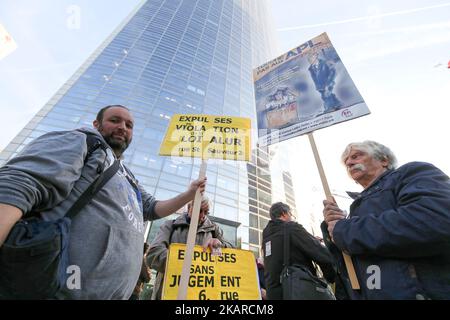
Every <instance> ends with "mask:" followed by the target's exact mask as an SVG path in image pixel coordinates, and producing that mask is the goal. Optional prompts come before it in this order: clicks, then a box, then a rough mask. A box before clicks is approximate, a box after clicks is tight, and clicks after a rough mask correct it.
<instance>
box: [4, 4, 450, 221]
mask: <svg viewBox="0 0 450 320" xmlns="http://www.w3.org/2000/svg"><path fill="white" fill-rule="evenodd" d="M139 3H140V0H127V1H119V0H95V1H92V0H91V1H87V0H70V1H68V0H59V1H54V0H33V1H32V0H2V1H0V24H2V25H3V26H4V27H5V28H6V30H8V32H9V33H10V34H11V35H12V37H13V38H14V40H15V41H16V43H17V45H18V48H17V49H16V50H15V51H14V52H13V53H11V54H10V55H9V56H7V57H6V58H3V59H2V60H0V75H1V77H0V97H1V99H0V114H1V116H2V125H1V126H0V132H1V134H0V150H1V149H3V148H4V147H5V146H6V145H7V143H8V142H9V141H10V140H11V139H12V138H14V136H15V135H16V134H17V133H18V132H19V131H20V130H21V129H22V128H23V127H24V126H25V125H26V123H28V121H29V120H30V119H31V118H32V117H33V116H34V115H35V113H36V112H37V111H38V110H39V109H40V108H42V106H44V105H45V103H47V102H48V100H49V99H50V98H51V97H52V96H53V94H55V93H56V91H57V90H58V89H59V88H60V87H61V86H62V85H63V84H64V83H65V81H67V80H68V79H69V78H70V77H71V76H72V74H73V73H74V72H75V71H76V70H77V69H78V67H79V66H80V65H81V64H82V63H83V62H84V61H85V60H86V59H87V58H88V57H89V55H90V54H91V53H92V52H93V51H94V50H95V49H96V48H97V47H98V46H99V45H100V44H101V43H102V42H103V41H104V40H105V39H106V37H107V36H109V35H110V33H111V32H112V30H114V29H115V28H116V27H117V26H118V25H119V23H120V22H122V21H123V19H124V18H125V17H126V16H127V15H128V14H129V13H130V12H131V11H132V10H133V9H134V8H135V7H136V6H137V5H138V4H139ZM105 8H108V10H106V9H105ZM271 11H272V14H273V20H274V26H275V28H276V36H277V38H278V50H279V53H280V54H282V53H284V52H286V51H288V50H289V49H292V48H294V47H297V46H298V45H300V44H302V43H304V42H306V41H308V40H309V39H311V38H313V37H315V36H317V35H319V34H321V33H322V32H327V34H328V36H329V38H330V39H331V42H332V43H333V45H334V47H335V48H336V50H337V52H338V54H339V56H340V57H341V59H342V61H343V63H344V65H345V66H346V68H347V70H348V72H349V74H350V76H351V77H352V79H353V81H354V83H355V85H356V86H357V88H358V90H359V91H360V93H361V95H362V97H363V98H364V100H365V102H366V104H367V105H368V107H369V109H370V111H371V114H370V115H368V116H365V117H362V118H359V119H355V120H352V121H348V122H345V123H342V124H337V125H335V126H332V127H329V128H325V129H322V130H318V131H316V132H315V133H314V137H315V140H316V144H317V147H318V149H319V153H320V156H321V160H322V163H323V166H324V169H325V173H326V176H327V180H328V183H329V185H330V188H331V190H332V192H333V193H335V195H336V200H337V201H338V203H339V204H340V205H341V206H342V207H346V206H348V204H349V201H348V200H347V199H345V198H343V197H342V195H343V194H344V191H345V190H351V191H358V190H361V188H360V187H359V186H358V185H357V184H355V183H354V182H353V181H352V180H351V179H350V178H349V177H348V176H347V174H346V172H345V169H344V167H343V166H342V165H341V163H340V155H341V153H342V151H343V150H344V149H345V146H346V145H347V144H348V143H349V142H354V141H363V140H375V141H378V142H381V143H383V144H385V145H387V146H388V147H390V148H391V149H392V150H393V151H394V153H395V154H396V156H397V158H398V160H399V164H404V163H407V162H409V161H427V162H431V163H433V164H434V165H436V166H437V167H439V168H440V169H442V170H443V171H444V172H446V173H447V174H449V173H450V161H449V160H448V158H449V156H450V152H449V148H448V145H449V143H448V142H447V139H449V137H450V134H449V133H450V129H449V127H450V125H449V120H450V111H449V108H450V102H449V101H448V100H449V95H450V69H448V68H447V63H448V62H449V60H450V1H448V0H447V1H446V0H408V1H406V0H397V1H391V0H373V1H365V0H341V1H333V0H315V1H300V0H276V1H273V2H272V8H271ZM273 58H275V57H273ZM281 144H284V145H286V146H287V147H288V148H289V150H292V153H291V152H290V154H289V159H290V163H291V166H292V167H293V170H292V173H293V176H294V187H295V192H296V200H297V209H298V211H299V213H300V216H299V221H300V222H303V223H304V224H307V225H308V224H314V225H315V226H317V222H320V219H321V211H322V204H321V200H322V199H323V198H324V193H323V189H322V185H321V182H320V179H319V175H318V173H317V168H316V165H315V162H314V158H313V154H312V152H311V147H310V145H309V141H308V139H307V137H306V136H301V137H297V138H294V139H291V140H289V141H286V142H282V143H281ZM281 144H280V145H281ZM446 146H447V147H446ZM278 147H279V146H274V147H273V148H274V149H278ZM311 219H312V222H310V221H311Z"/></svg>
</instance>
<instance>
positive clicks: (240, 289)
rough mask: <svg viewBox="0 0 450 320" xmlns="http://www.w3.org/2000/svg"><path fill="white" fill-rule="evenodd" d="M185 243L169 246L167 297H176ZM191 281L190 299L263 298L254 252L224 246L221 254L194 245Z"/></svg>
mask: <svg viewBox="0 0 450 320" xmlns="http://www.w3.org/2000/svg"><path fill="white" fill-rule="evenodd" d="M185 250H186V245H185V244H179V243H173V244H171V245H170V247H169V253H168V257H167V261H166V273H165V275H164V285H163V291H162V299H163V300H176V299H177V294H178V287H179V283H180V277H181V270H182V267H183V260H184V254H185ZM190 269H191V270H190V276H189V282H188V290H187V299H188V300H260V299H261V296H260V290H259V281H258V273H257V267H256V262H255V256H254V255H253V253H252V252H251V251H248V250H239V249H222V254H221V255H220V256H215V255H212V254H211V251H210V250H209V249H208V251H206V252H204V251H203V248H202V247H201V246H195V247H194V256H193V258H192V264H191V268H190Z"/></svg>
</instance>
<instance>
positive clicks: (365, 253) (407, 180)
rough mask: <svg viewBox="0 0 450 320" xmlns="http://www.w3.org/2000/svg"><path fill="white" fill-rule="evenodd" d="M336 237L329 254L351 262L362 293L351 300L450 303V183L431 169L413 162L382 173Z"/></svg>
mask: <svg viewBox="0 0 450 320" xmlns="http://www.w3.org/2000/svg"><path fill="white" fill-rule="evenodd" d="M333 237H334V241H335V245H333V244H331V243H329V242H328V243H327V245H330V250H331V251H332V252H334V253H336V252H338V250H336V249H339V250H343V251H345V252H348V253H349V254H350V255H351V256H352V258H353V263H354V266H355V271H356V274H357V277H358V280H359V283H360V286H361V290H360V291H359V292H357V291H353V292H352V298H354V299H423V298H431V299H450V182H449V178H448V176H446V175H445V174H444V173H443V172H442V171H441V170H439V169H437V168H436V167H434V166H433V165H431V164H428V163H420V162H412V163H408V164H405V165H404V166H402V167H400V168H399V169H397V170H389V171H387V172H385V173H384V174H382V175H381V176H380V177H379V178H378V179H377V180H376V181H375V182H374V183H373V184H372V185H371V186H369V187H368V188H367V189H365V190H364V191H363V192H362V193H361V194H360V195H359V196H358V197H357V198H356V200H355V201H354V202H353V203H352V205H351V207H350V218H349V219H345V220H341V221H339V222H337V223H336V225H335V228H334V231H333ZM338 259H339V266H340V269H341V270H342V271H343V272H345V268H343V264H342V258H341V256H340V255H338ZM377 268H379V275H380V277H379V282H378V284H377V279H376V278H375V277H376V273H377V271H376V270H377Z"/></svg>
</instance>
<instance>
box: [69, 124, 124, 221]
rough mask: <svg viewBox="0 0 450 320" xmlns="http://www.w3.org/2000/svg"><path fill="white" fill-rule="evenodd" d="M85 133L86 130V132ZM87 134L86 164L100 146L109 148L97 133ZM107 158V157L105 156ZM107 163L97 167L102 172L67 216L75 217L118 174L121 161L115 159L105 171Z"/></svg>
mask: <svg viewBox="0 0 450 320" xmlns="http://www.w3.org/2000/svg"><path fill="white" fill-rule="evenodd" d="M84 133H85V132H84ZM85 134H86V145H87V154H86V157H85V158H84V165H86V163H87V161H88V159H89V158H90V157H91V156H92V154H93V153H94V152H95V150H97V149H98V148H101V149H102V150H104V151H105V153H106V150H107V149H108V146H107V145H106V143H105V142H103V140H102V139H100V138H99V137H98V136H97V135H95V134H90V133H85ZM105 160H106V157H105ZM104 165H105V161H103V163H102V164H100V165H99V166H98V167H97V173H98V174H100V175H99V176H98V177H97V178H96V179H95V180H94V181H93V182H92V183H91V184H90V185H89V187H88V188H87V189H86V190H85V191H84V192H83V193H82V195H81V196H80V197H79V198H78V199H77V200H76V201H75V203H74V204H73V205H72V207H70V209H69V210H68V211H67V213H66V215H65V216H66V217H67V218H69V219H73V218H74V217H75V216H76V215H77V214H78V213H79V212H80V211H81V209H82V208H83V207H84V206H86V205H87V204H88V203H89V202H90V201H91V200H92V198H94V196H95V195H96V193H97V192H98V191H100V189H101V188H102V187H103V186H104V185H105V184H106V183H107V182H108V181H109V180H110V179H111V178H112V177H113V176H114V175H115V174H116V172H117V171H118V170H119V166H120V161H119V160H115V161H114V163H113V164H112V165H111V166H110V167H109V168H108V169H107V170H106V171H103V169H104Z"/></svg>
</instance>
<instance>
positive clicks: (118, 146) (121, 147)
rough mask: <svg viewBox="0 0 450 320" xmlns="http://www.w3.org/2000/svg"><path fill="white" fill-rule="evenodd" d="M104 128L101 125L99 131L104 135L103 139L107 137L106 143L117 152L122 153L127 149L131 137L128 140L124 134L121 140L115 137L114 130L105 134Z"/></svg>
mask: <svg viewBox="0 0 450 320" xmlns="http://www.w3.org/2000/svg"><path fill="white" fill-rule="evenodd" d="M102 129H103V128H102V127H101V126H100V127H99V131H100V133H101V134H102V136H103V139H105V141H106V143H107V144H108V145H109V146H110V147H111V149H113V151H114V153H115V154H120V155H122V154H123V153H124V152H125V150H127V148H128V146H129V145H130V143H131V139H130V140H128V138H127V137H125V136H123V138H124V140H119V139H116V138H114V137H113V135H114V132H113V133H111V134H109V135H104V134H103V132H102V131H103V130H102Z"/></svg>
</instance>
